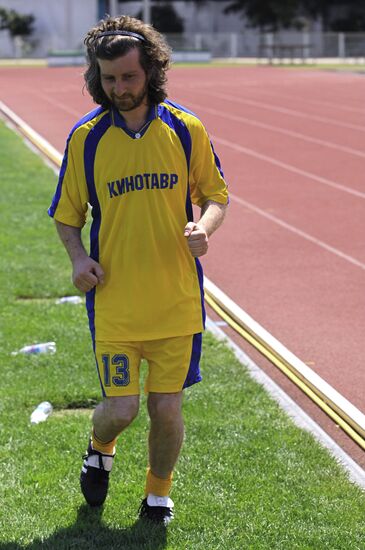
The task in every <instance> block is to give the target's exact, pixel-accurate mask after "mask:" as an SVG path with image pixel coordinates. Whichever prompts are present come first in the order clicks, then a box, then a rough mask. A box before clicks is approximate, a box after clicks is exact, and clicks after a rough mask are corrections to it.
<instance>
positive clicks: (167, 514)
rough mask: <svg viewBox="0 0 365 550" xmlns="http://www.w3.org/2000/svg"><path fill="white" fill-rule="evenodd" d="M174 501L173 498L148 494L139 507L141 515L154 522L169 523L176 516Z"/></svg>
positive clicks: (142, 517)
mask: <svg viewBox="0 0 365 550" xmlns="http://www.w3.org/2000/svg"><path fill="white" fill-rule="evenodd" d="M173 507H174V503H173V502H172V500H171V498H168V497H157V496H155V495H148V498H144V499H143V500H142V502H141V505H140V507H139V517H140V518H141V519H148V520H150V521H153V522H154V523H159V524H161V525H168V524H169V523H170V521H171V520H172V519H173V517H174V511H173Z"/></svg>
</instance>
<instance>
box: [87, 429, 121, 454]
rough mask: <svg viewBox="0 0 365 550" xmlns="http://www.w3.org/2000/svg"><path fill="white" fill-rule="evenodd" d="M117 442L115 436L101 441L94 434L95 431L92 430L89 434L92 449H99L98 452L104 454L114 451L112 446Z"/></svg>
mask: <svg viewBox="0 0 365 550" xmlns="http://www.w3.org/2000/svg"><path fill="white" fill-rule="evenodd" d="M116 442H117V438H114V439H112V440H111V441H107V442H106V443H105V442H104V441H101V440H100V439H98V437H97V436H96V435H95V431H94V430H93V431H92V434H91V444H92V446H93V449H95V451H99V453H103V454H105V455H112V454H113V453H114V447H115V444H116Z"/></svg>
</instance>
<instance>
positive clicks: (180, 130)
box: [159, 101, 194, 222]
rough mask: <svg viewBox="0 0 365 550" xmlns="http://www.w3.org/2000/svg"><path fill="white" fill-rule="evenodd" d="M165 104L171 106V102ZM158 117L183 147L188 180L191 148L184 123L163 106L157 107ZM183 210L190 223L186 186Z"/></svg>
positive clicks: (191, 214)
mask: <svg viewBox="0 0 365 550" xmlns="http://www.w3.org/2000/svg"><path fill="white" fill-rule="evenodd" d="M166 103H168V104H170V105H173V104H172V103H171V101H169V102H166ZM173 106H174V105H173ZM159 117H160V119H161V120H162V121H163V122H165V124H167V125H168V126H169V127H170V128H172V129H173V130H174V131H175V133H176V135H177V136H178V138H179V139H180V142H181V145H182V146H183V149H184V153H185V158H186V164H187V167H188V180H189V171H190V158H191V147H192V143H191V135H190V132H189V130H188V129H187V127H186V125H185V123H184V121H182V120H181V119H180V118H178V117H177V116H176V115H174V114H173V113H172V112H171V111H170V110H169V109H167V108H166V107H164V106H163V105H160V106H159ZM185 210H186V216H187V218H188V221H189V222H192V221H193V219H194V218H193V207H192V204H191V199H190V190H189V185H187V193H186V205H185Z"/></svg>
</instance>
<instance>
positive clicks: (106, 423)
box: [93, 395, 139, 442]
mask: <svg viewBox="0 0 365 550" xmlns="http://www.w3.org/2000/svg"><path fill="white" fill-rule="evenodd" d="M138 408H139V396H138V395H127V396H125V397H106V398H105V399H104V401H102V402H101V403H99V405H98V406H97V407H96V409H95V411H94V415H93V426H94V430H95V434H96V436H97V437H98V439H100V440H101V441H105V442H107V441H112V440H113V439H114V438H115V437H117V436H118V435H119V434H120V433H121V432H122V431H123V430H125V428H126V427H127V426H129V424H130V423H131V422H132V421H133V420H134V418H135V417H136V416H137V414H138Z"/></svg>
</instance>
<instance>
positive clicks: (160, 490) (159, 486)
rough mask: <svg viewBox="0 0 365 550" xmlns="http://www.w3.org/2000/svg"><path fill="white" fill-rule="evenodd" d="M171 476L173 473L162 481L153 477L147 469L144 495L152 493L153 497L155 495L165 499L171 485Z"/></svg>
mask: <svg viewBox="0 0 365 550" xmlns="http://www.w3.org/2000/svg"><path fill="white" fill-rule="evenodd" d="M172 476H173V472H171V473H170V475H169V477H168V478H167V479H162V478H160V477H157V476H155V475H154V474H153V473H152V472H151V469H150V468H148V469H147V478H146V488H145V495H146V496H147V495H148V493H152V494H153V495H156V496H159V497H167V496H168V495H169V492H170V489H171V485H172Z"/></svg>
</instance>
